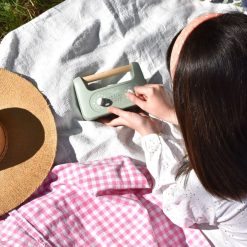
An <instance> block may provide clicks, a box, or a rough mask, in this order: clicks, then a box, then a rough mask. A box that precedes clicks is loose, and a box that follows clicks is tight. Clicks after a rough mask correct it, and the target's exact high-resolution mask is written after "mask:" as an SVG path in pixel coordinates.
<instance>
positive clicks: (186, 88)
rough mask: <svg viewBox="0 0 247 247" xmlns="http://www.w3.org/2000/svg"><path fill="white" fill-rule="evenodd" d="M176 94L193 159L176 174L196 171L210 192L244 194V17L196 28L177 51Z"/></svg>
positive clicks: (224, 17)
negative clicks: (178, 53) (178, 52)
mask: <svg viewBox="0 0 247 247" xmlns="http://www.w3.org/2000/svg"><path fill="white" fill-rule="evenodd" d="M168 57H169V54H168ZM173 96H174V104H175V110H176V114H177V118H178V122H179V125H180V128H181V132H182V135H183V138H184V142H185V146H186V149H187V152H188V159H189V162H185V163H184V165H183V166H181V168H180V169H179V170H178V174H177V176H178V177H179V176H180V175H182V174H184V175H187V176H188V175H189V172H190V171H191V169H193V170H194V171H195V173H196V174H197V176H198V178H199V180H200V181H201V183H202V185H203V186H204V187H205V189H206V190H207V191H208V192H210V193H211V194H213V195H216V196H219V197H221V198H225V199H234V200H240V199H241V198H242V197H243V196H246V195H247V16H246V15H244V14H242V13H227V14H223V15H220V16H218V17H216V18H213V19H210V20H207V21H205V22H203V23H202V24H200V25H199V26H198V27H196V28H195V30H193V32H192V33H191V34H190V35H189V37H188V38H187V39H186V41H185V43H184V45H183V48H182V50H181V53H180V55H179V60H178V64H177V68H176V71H175V75H174V79H173Z"/></svg>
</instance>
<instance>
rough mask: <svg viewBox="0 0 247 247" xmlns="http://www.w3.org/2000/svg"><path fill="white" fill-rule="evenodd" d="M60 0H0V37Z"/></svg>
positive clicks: (60, 0)
mask: <svg viewBox="0 0 247 247" xmlns="http://www.w3.org/2000/svg"><path fill="white" fill-rule="evenodd" d="M61 2H62V0H43V1H42V0H0V39H2V38H3V37H4V36H5V35H6V34H7V33H8V32H10V31H11V30H13V29H15V28H17V27H19V26H21V25H22V24H24V23H26V22H28V21H30V20H32V19H33V18H34V17H36V16H38V15H40V14H41V13H43V12H44V11H46V10H47V9H49V8H51V7H53V6H55V5H57V4H59V3H61Z"/></svg>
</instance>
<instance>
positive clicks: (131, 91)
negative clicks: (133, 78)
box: [127, 89, 135, 94]
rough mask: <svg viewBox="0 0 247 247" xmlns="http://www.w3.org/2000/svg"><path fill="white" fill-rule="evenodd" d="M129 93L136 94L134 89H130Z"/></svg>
mask: <svg viewBox="0 0 247 247" xmlns="http://www.w3.org/2000/svg"><path fill="white" fill-rule="evenodd" d="M127 92H128V93H132V94H134V93H135V92H134V91H133V90H132V89H128V90H127Z"/></svg>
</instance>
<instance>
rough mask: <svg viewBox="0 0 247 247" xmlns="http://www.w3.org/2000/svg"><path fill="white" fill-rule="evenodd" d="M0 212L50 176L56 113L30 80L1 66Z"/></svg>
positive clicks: (4, 211)
mask: <svg viewBox="0 0 247 247" xmlns="http://www.w3.org/2000/svg"><path fill="white" fill-rule="evenodd" d="M0 95H1V96H0V215H3V214H5V213H7V212H9V211H10V210H11V209H13V208H15V207H17V206H19V205H20V204H21V203H22V202H24V201H25V200H26V199H27V198H28V197H29V196H30V195H31V194H32V193H33V192H34V191H35V190H36V189H37V188H38V187H39V185H40V184H41V183H42V181H43V180H44V179H45V177H46V176H47V174H48V172H49V170H50V168H51V166H52V164H53V161H54V157H55V153H56V143H57V133H56V126H55V121H54V118H53V115H52V113H51V111H50V109H49V106H48V104H47V102H46V100H45V99H44V97H43V96H42V94H41V93H40V92H39V91H38V89H37V88H35V87H34V86H33V85H32V84H31V83H30V82H29V81H27V80H25V79H24V78H22V77H20V76H18V75H16V74H14V73H12V72H9V71H7V70H5V69H0Z"/></svg>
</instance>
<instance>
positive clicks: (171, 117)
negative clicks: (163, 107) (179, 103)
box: [160, 108, 178, 125]
mask: <svg viewBox="0 0 247 247" xmlns="http://www.w3.org/2000/svg"><path fill="white" fill-rule="evenodd" d="M160 119H161V120H163V121H166V122H169V123H172V124H175V125H178V119H177V115H176V112H175V109H174V108H172V109H171V110H170V111H169V113H168V114H166V115H165V116H162V117H161V118H160Z"/></svg>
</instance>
